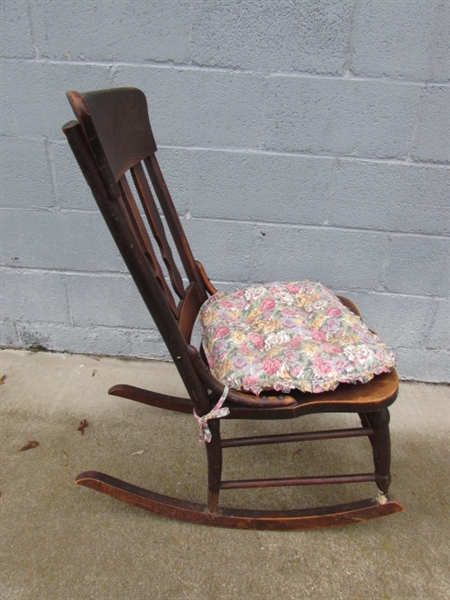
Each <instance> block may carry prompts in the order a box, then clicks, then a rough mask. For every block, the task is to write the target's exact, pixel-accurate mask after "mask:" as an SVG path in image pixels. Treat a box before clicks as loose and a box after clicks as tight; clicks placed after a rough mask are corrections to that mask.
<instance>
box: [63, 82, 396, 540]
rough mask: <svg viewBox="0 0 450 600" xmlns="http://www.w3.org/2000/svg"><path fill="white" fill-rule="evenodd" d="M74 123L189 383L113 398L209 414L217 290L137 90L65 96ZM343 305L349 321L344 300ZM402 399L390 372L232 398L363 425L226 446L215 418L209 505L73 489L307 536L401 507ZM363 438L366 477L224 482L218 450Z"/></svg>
mask: <svg viewBox="0 0 450 600" xmlns="http://www.w3.org/2000/svg"><path fill="white" fill-rule="evenodd" d="M67 95H68V98H69V102H70V104H71V106H72V108H73V110H74V113H75V116H76V119H77V120H76V121H71V122H70V123H67V124H66V125H65V126H64V127H63V130H64V133H65V134H66V136H67V139H68V141H69V144H70V146H71V148H72V151H73V153H74V155H75V157H76V159H77V161H78V163H79V166H80V168H81V170H82V172H83V174H84V176H85V178H86V181H87V182H88V184H89V186H90V187H91V190H92V193H93V196H94V198H95V200H96V202H97V204H98V206H99V209H100V211H101V213H102V215H103V217H104V219H105V221H106V223H107V225H108V227H109V229H110V231H111V234H112V236H113V238H114V240H115V242H116V244H117V246H118V248H119V250H120V252H121V254H122V256H123V258H124V260H125V262H126V264H127V267H128V269H129V270H130V273H131V275H132V277H133V279H134V281H135V283H136V285H137V287H138V289H139V292H140V294H141V296H142V298H143V300H144V302H145V304H146V306H147V308H148V310H149V312H150V314H151V315H152V318H153V320H154V322H155V323H156V325H157V327H158V329H159V331H160V333H161V336H162V337H163V339H164V341H165V343H166V344H167V348H168V350H169V352H170V354H171V356H172V359H173V361H174V364H175V365H176V367H177V369H178V372H179V373H180V376H181V378H182V380H183V382H184V385H185V386H186V390H187V394H188V396H189V397H188V398H179V397H175V396H170V395H166V394H162V393H158V392H153V391H149V390H144V389H141V388H137V387H134V386H131V385H124V384H121V385H116V386H114V387H112V388H111V389H110V390H109V393H110V394H112V395H115V396H121V397H124V398H129V399H131V400H135V401H137V402H141V403H143V404H148V405H150V406H155V407H158V408H164V409H166V410H172V411H177V412H182V413H190V412H192V410H193V409H194V408H195V411H196V413H197V414H198V415H200V416H201V415H205V414H207V413H208V412H209V411H210V410H211V409H212V408H213V406H214V405H215V404H216V403H217V400H218V398H219V397H220V396H221V394H222V392H223V389H224V386H223V385H222V384H221V383H220V382H219V381H218V380H217V379H216V378H215V377H214V376H213V374H212V373H211V372H210V370H209V368H208V366H207V363H206V361H205V357H204V354H203V352H202V349H201V348H200V349H198V348H195V347H194V346H192V345H191V334H192V330H193V327H194V324H195V321H196V318H197V315H198V311H199V308H200V306H201V305H202V303H203V302H204V301H205V300H206V298H207V297H209V296H210V295H211V294H214V293H215V292H216V291H217V290H216V288H215V287H214V285H213V284H212V283H211V281H210V280H209V278H208V276H207V274H206V272H205V269H204V268H203V266H202V264H201V263H199V262H198V261H196V260H195V259H194V257H193V255H192V252H191V249H190V247H189V243H188V241H187V239H186V236H185V233H184V231H183V228H182V225H181V221H180V218H179V216H178V214H177V211H176V209H175V207H174V204H173V202H172V199H171V197H170V193H169V190H168V189H167V186H166V184H165V181H164V178H163V175H162V173H161V170H160V168H159V165H158V161H157V159H156V151H157V147H156V143H155V140H154V137H153V133H152V130H151V126H150V122H149V119H148V113H147V104H146V100H145V96H144V94H143V93H142V92H141V91H139V90H136V89H134V88H118V89H110V90H100V91H95V92H86V93H83V94H80V93H78V92H68V94H67ZM341 301H342V302H343V304H345V305H346V306H348V307H349V308H350V309H351V310H352V311H354V312H355V313H356V314H359V312H358V309H357V308H356V306H355V305H354V304H353V303H352V302H351V301H350V300H348V299H346V298H341ZM397 392H398V378H397V374H396V372H395V371H393V372H392V373H386V374H383V375H380V376H378V377H375V378H374V379H373V380H372V381H370V382H369V383H367V384H365V385H347V384H341V385H340V386H339V387H338V388H337V390H335V391H334V392H327V393H323V394H305V393H301V392H299V391H292V392H291V393H289V394H280V393H277V392H270V391H269V392H267V393H266V394H262V395H261V396H259V397H258V396H255V395H253V394H251V393H247V392H242V391H239V390H234V389H232V390H229V393H228V395H227V399H226V402H225V405H224V406H227V407H228V408H229V410H230V413H229V415H228V416H227V417H225V418H226V419H266V420H267V419H271V420H276V419H291V418H295V417H299V416H301V415H306V414H310V413H322V412H327V413H335V412H347V413H355V414H356V415H359V418H360V421H361V427H354V428H353V427H352V428H348V429H335V430H333V429H330V430H325V431H324V430H322V431H316V432H297V433H289V434H282V435H265V436H250V437H246V438H229V439H223V440H222V438H221V434H220V421H219V420H218V419H210V420H209V421H208V425H209V428H210V430H211V433H212V440H211V442H210V443H207V444H205V446H206V453H207V462H208V481H207V498H206V499H207V502H206V504H205V505H203V504H195V503H191V502H188V501H185V500H179V499H175V498H170V497H168V496H163V495H160V494H156V493H154V492H151V491H149V490H145V489H142V488H139V487H136V486H134V485H132V484H129V483H126V482H123V481H120V480H118V479H115V478H113V477H110V476H109V475H105V474H102V473H98V472H94V471H91V472H86V473H82V474H81V475H79V476H78V478H77V482H78V483H80V484H81V485H84V486H86V487H89V488H92V489H96V490H99V491H101V492H103V493H106V494H108V495H110V496H112V497H113V498H117V499H119V500H122V501H124V502H127V503H129V504H132V505H134V506H139V507H141V508H145V509H146V510H150V511H152V512H155V513H157V514H160V515H165V516H169V517H174V518H177V519H182V520H186V521H191V522H193V523H201V524H205V525H217V526H222V527H238V528H244V529H245V528H246V529H281V530H284V529H310V528H315V527H328V526H335V525H344V524H347V523H355V522H359V521H362V520H365V519H369V518H372V517H375V516H381V515H386V514H391V513H393V512H398V511H399V510H402V507H401V505H400V504H399V503H398V502H397V501H396V500H394V499H392V498H391V497H390V496H388V495H387V493H388V488H389V483H390V438H389V411H388V407H389V406H390V405H391V404H392V402H394V400H395V398H396V397H397ZM360 436H366V437H368V438H369V440H370V443H371V446H372V453H373V461H374V471H373V473H362V474H361V473H354V474H344V475H339V474H337V475H325V476H324V475H317V476H309V477H285V478H278V479H253V480H248V479H243V480H233V481H223V480H222V461H223V450H224V449H225V448H230V447H239V446H248V445H260V444H275V443H289V442H306V441H314V440H328V439H336V438H353V437H360ZM367 481H372V482H376V484H377V486H378V488H379V490H380V492H381V495H380V496H379V497H378V498H377V499H375V500H373V499H369V500H359V501H356V502H354V503H350V504H344V505H339V506H329V507H320V508H315V509H307V510H305V509H299V510H297V509H296V510H290V511H281V510H272V511H263V510H243V509H237V508H222V507H220V508H219V494H220V490H223V489H230V488H238V487H239V488H242V487H243V488H250V487H273V486H291V485H328V484H333V485H334V484H347V483H360V482H367Z"/></svg>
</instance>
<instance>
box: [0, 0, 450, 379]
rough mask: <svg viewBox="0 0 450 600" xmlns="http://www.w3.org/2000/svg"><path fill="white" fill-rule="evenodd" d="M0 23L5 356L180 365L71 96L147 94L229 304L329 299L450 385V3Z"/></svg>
mask: <svg viewBox="0 0 450 600" xmlns="http://www.w3.org/2000/svg"><path fill="white" fill-rule="evenodd" d="M1 10H2V12H1V35H2V41H1V56H2V64H1V69H2V73H1V78H2V82H1V83H2V102H1V110H2V123H1V124H2V137H1V151H2V171H1V178H2V179H1V184H2V186H1V203H2V209H1V227H2V242H1V250H2V259H1V260H2V263H1V264H2V266H1V283H2V298H1V302H2V304H1V344H3V345H6V346H12V347H18V348H21V347H29V346H31V345H33V344H39V345H41V346H45V347H47V348H49V349H54V350H67V351H72V352H88V353H106V354H122V355H136V356H146V357H155V356H163V355H164V354H165V350H164V348H163V346H162V344H161V342H160V340H159V336H158V334H157V332H156V331H155V329H154V326H153V324H152V322H151V320H150V318H149V315H148V314H147V313H146V311H145V310H144V307H143V304H142V302H141V300H140V298H139V296H138V294H137V292H136V291H135V289H134V286H133V284H132V282H131V281H130V278H129V276H128V275H127V273H126V270H125V268H124V265H123V263H122V260H121V259H120V257H119V256H118V252H117V250H116V249H115V247H114V245H113V243H112V242H111V241H110V239H109V234H108V232H107V230H106V227H105V225H104V224H103V223H102V221H101V219H100V217H99V215H98V213H97V211H96V209H95V206H94V203H93V200H92V198H91V196H90V193H89V191H88V188H87V186H86V184H85V183H84V181H83V179H82V176H81V174H80V173H79V171H78V167H77V166H76V164H75V161H74V159H73V157H72V156H71V154H70V151H69V149H68V146H67V144H66V142H65V140H64V137H63V135H62V133H61V126H62V124H63V123H64V122H65V121H67V120H69V119H70V118H72V115H71V111H70V108H69V105H68V103H67V101H66V99H65V96H64V92H65V91H66V90H67V89H78V90H89V89H95V88H102V87H113V86H122V85H133V86H137V87H140V88H142V89H143V90H144V92H145V93H146V95H147V98H148V102H149V107H150V114H151V120H152V124H153V128H154V132H155V136H156V140H157V143H158V145H159V148H160V151H159V155H160V161H161V163H162V167H163V170H164V172H165V174H166V177H167V181H168V184H169V187H170V188H171V191H172V194H173V196H174V199H175V202H176V204H177V206H178V208H179V210H180V214H181V216H182V218H183V221H184V222H185V225H186V228H187V230H188V235H189V237H190V240H191V241H192V246H193V248H194V251H195V253H196V255H197V256H198V258H199V259H200V260H202V261H203V262H204V264H205V265H206V267H207V269H208V271H209V274H210V276H211V278H212V279H213V280H214V281H215V282H216V283H217V284H218V285H219V286H224V287H226V288H228V287H230V286H233V285H236V284H242V283H244V284H248V283H251V282H257V281H263V280H286V279H300V278H310V279H318V280H320V281H322V282H323V283H325V284H327V285H329V286H331V287H332V288H333V289H334V290H335V291H337V292H339V293H344V294H347V295H348V296H350V297H351V298H353V299H354V300H355V301H356V302H357V303H358V304H359V306H360V308H361V310H362V312H363V314H364V316H365V318H366V321H367V322H368V323H369V325H370V326H371V327H373V328H374V329H376V330H378V332H379V333H380V335H381V336H382V338H383V339H384V340H385V341H386V342H387V343H388V344H390V345H391V346H392V347H394V348H395V350H396V352H397V356H398V360H399V372H400V375H401V376H402V377H403V378H412V379H418V380H424V381H449V380H450V374H449V361H448V359H449V324H448V323H449V262H448V257H449V252H448V250H449V244H448V242H449V238H448V234H449V220H450V219H449V168H448V163H449V145H450V142H449V110H450V108H449V106H450V103H449V55H448V32H449V31H448V30H449V3H448V2H447V1H445V0H397V1H390V0H382V1H377V0H302V1H300V0H298V1H294V0H292V1H283V2H282V1H281V0H280V1H274V0H249V1H245V2H244V1H242V2H239V1H231V0H226V1H222V0H150V1H149V0H130V1H129V2H119V1H118V0H96V1H94V0H81V1H80V2H65V1H64V0H47V1H46V0H28V1H25V0H20V1H16V2H14V1H13V0H4V1H3V2H2V3H1Z"/></svg>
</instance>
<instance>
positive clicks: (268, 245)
mask: <svg viewBox="0 0 450 600" xmlns="http://www.w3.org/2000/svg"><path fill="white" fill-rule="evenodd" d="M255 237H256V239H255V241H254V249H253V269H252V273H251V279H252V281H287V280H301V279H310V280H311V281H320V282H321V283H323V284H324V285H327V286H329V287H330V288H332V289H343V288H346V289H350V290H351V289H360V288H363V289H366V290H378V289H379V288H380V283H381V265H382V261H383V259H384V255H385V251H386V243H387V239H386V236H385V235H383V234H378V233H372V232H371V233H369V232H365V233H361V232H357V231H343V230H339V229H329V228H320V227H317V228H315V227H314V228H313V227H312V228H306V227H305V228H302V227H288V226H281V225H280V226H274V225H264V227H262V228H261V226H260V227H258V228H255Z"/></svg>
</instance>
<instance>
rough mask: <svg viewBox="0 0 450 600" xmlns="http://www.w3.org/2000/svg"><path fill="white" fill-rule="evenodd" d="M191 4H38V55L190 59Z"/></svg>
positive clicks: (139, 0) (167, 0) (160, 0)
mask: <svg viewBox="0 0 450 600" xmlns="http://www.w3.org/2000/svg"><path fill="white" fill-rule="evenodd" d="M190 4H191V3H190V2H189V1H188V0H152V2H148V1H147V0H133V2H130V3H122V2H115V1H114V0H106V1H102V2H78V3H69V4H67V3H66V2H39V1H38V2H37V4H36V7H35V9H34V20H35V25H34V28H35V35H36V44H37V46H38V49H39V53H40V55H41V56H44V57H48V58H55V59H72V60H85V61H91V60H92V61H99V60H107V61H124V62H145V61H158V62H164V61H175V62H183V61H185V60H187V59H188V57H189V33H190Z"/></svg>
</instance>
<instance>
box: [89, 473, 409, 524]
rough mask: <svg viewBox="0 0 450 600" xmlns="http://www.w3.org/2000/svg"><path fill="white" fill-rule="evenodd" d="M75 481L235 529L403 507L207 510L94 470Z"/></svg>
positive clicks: (365, 503)
mask: <svg viewBox="0 0 450 600" xmlns="http://www.w3.org/2000/svg"><path fill="white" fill-rule="evenodd" d="M77 483H80V484H82V485H84V486H85V487H88V488H91V489H93V490H97V491H99V492H102V493H103V494H107V495H108V496H111V497H112V498H115V499H116V500H121V501H122V502H126V503H127V504H131V505H132V506H138V507H139V508H143V509H145V510H149V511H151V512H153V513H156V514H158V515H163V516H165V517H171V518H175V519H180V520H182V521H189V522H191V523H196V524H198V525H215V526H219V527H229V528H236V529H256V530H258V529H259V530H266V529H268V530H281V531H288V530H301V529H317V528H319V527H337V526H341V525H349V524H351V523H360V522H361V521H367V520H368V519H373V518H374V517H381V516H384V515H390V514H393V513H396V512H400V511H402V510H403V507H402V505H401V504H400V503H399V502H398V501H397V500H396V499H395V498H394V497H393V496H386V497H385V498H383V499H382V500H381V501H380V500H378V499H376V498H375V499H368V500H358V501H355V502H351V503H347V504H340V505H335V506H323V507H316V508H311V509H296V510H246V509H242V508H221V509H219V510H217V511H215V512H209V511H208V509H207V507H206V505H205V504H197V503H194V502H188V501H186V500H179V499H178V498H172V497H170V496H163V495H162V494H156V493H155V492H151V491H150V490H147V489H145V488H140V487H138V486H135V485H132V484H130V483H126V482H125V481H121V480H120V479H116V478H114V477H110V476H109V475H105V474H104V473H98V472H95V471H87V472H86V473H81V474H80V475H78V477H77Z"/></svg>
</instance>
